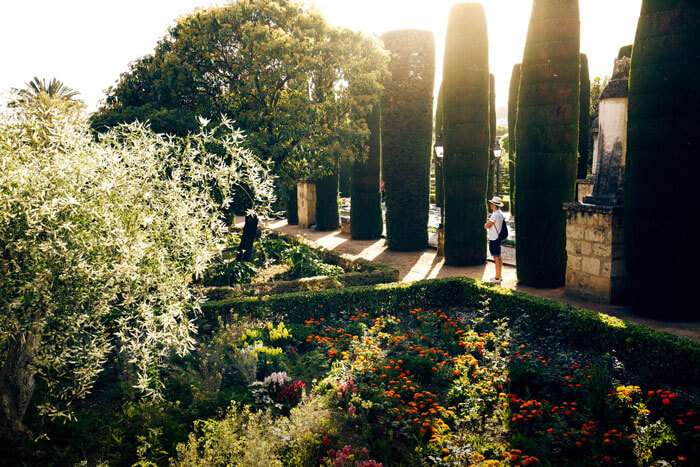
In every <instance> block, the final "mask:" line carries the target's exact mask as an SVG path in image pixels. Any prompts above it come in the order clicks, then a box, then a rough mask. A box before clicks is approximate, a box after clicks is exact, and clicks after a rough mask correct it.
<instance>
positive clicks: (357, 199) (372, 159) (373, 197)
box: [350, 105, 384, 240]
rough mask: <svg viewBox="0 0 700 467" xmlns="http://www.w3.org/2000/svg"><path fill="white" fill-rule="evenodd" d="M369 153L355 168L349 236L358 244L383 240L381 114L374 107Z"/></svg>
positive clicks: (377, 106)
mask: <svg viewBox="0 0 700 467" xmlns="http://www.w3.org/2000/svg"><path fill="white" fill-rule="evenodd" d="M367 127H368V128H369V132H370V133H369V141H368V145H369V153H368V154H367V160H366V161H364V162H355V163H354V164H353V168H352V178H351V180H350V182H351V189H352V192H351V195H350V199H351V203H350V234H351V236H352V238H353V239H355V240H373V239H376V238H379V237H381V236H382V231H383V230H384V221H383V219H382V193H381V191H380V180H379V179H380V177H381V174H380V170H381V164H382V138H381V111H380V108H379V105H376V106H374V109H373V111H372V113H371V114H370V115H368V116H367Z"/></svg>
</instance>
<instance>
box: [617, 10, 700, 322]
mask: <svg viewBox="0 0 700 467" xmlns="http://www.w3.org/2000/svg"><path fill="white" fill-rule="evenodd" d="M698 24H700V4H698V2H697V1H695V0H676V1H671V0H645V1H644V2H643V3H642V10H641V16H640V17H639V23H638V25H637V34H636V37H635V40H634V50H633V55H634V57H633V58H632V66H631V70H630V82H629V112H628V126H627V156H626V164H625V181H624V236H625V256H626V263H627V273H628V280H629V282H628V284H629V288H628V290H629V298H630V301H631V302H632V304H633V306H634V308H635V309H636V310H637V311H638V312H640V313H644V314H652V315H655V316H659V317H663V318H665V319H669V318H683V319H694V320H697V319H698V316H699V315H698V307H697V304H695V305H693V303H695V296H694V290H695V287H697V284H698V283H700V272H699V270H698V268H697V264H698V261H699V260H700V258H699V255H698V249H697V248H693V247H687V246H686V245H685V243H684V241H687V227H686V224H687V223H688V222H690V221H689V217H691V215H690V213H689V211H688V207H690V206H692V207H694V203H693V201H694V200H697V199H698V194H697V185H696V184H697V179H698V175H699V174H700V115H699V114H698V111H697V109H698V108H699V107H700V82H699V81H698V76H700V29H699V28H698Z"/></svg>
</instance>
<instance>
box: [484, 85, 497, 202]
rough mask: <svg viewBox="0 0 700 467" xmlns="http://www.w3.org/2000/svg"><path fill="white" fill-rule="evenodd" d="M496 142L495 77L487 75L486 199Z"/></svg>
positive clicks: (491, 190) (490, 187) (489, 194)
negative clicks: (487, 170) (487, 150)
mask: <svg viewBox="0 0 700 467" xmlns="http://www.w3.org/2000/svg"><path fill="white" fill-rule="evenodd" d="M494 144H496V77H495V76H494V75H493V73H491V74H490V75H489V179H488V182H487V185H486V199H487V200H489V199H491V198H493V193H494V183H495V174H496V162H497V161H496V158H495V157H493V151H491V148H492V147H493V145H494Z"/></svg>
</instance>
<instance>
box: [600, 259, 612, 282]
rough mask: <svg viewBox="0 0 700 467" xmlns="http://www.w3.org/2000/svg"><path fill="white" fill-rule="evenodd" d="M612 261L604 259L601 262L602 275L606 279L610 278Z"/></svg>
mask: <svg viewBox="0 0 700 467" xmlns="http://www.w3.org/2000/svg"><path fill="white" fill-rule="evenodd" d="M611 266H612V263H611V262H610V261H602V262H601V264H600V275H601V276H602V277H605V278H606V279H610V267H611Z"/></svg>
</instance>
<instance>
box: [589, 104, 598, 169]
mask: <svg viewBox="0 0 700 467" xmlns="http://www.w3.org/2000/svg"><path fill="white" fill-rule="evenodd" d="M598 114H600V111H599V112H598ZM599 133H600V118H599V117H596V118H595V120H593V123H591V136H592V138H593V163H592V165H591V174H590V175H589V176H588V178H590V179H595V172H596V170H598V134H599Z"/></svg>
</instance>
